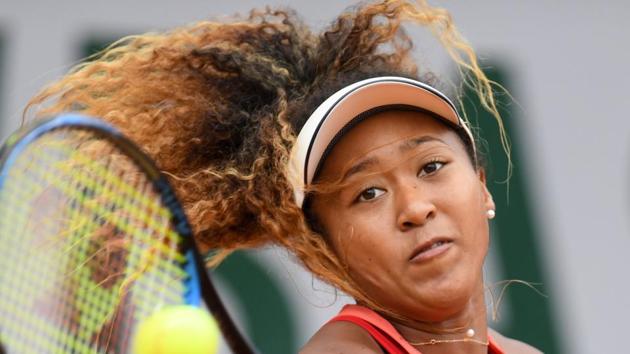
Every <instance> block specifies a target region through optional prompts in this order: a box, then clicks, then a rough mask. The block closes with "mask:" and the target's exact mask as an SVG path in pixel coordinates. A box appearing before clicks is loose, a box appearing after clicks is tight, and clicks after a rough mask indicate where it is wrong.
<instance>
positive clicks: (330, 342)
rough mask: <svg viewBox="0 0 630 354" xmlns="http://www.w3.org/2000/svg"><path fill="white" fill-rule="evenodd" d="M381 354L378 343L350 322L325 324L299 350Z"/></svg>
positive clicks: (305, 352) (315, 353) (306, 353)
mask: <svg viewBox="0 0 630 354" xmlns="http://www.w3.org/2000/svg"><path fill="white" fill-rule="evenodd" d="M322 353H331V354H333V353H334V354H350V353H352V354H355V353H356V354H383V352H382V351H381V349H380V347H379V345H378V343H376V341H375V340H374V339H373V338H372V336H370V335H369V334H368V333H367V332H366V331H365V330H363V329H362V328H361V327H359V326H357V325H355V324H352V323H350V322H344V321H337V322H330V323H327V324H325V325H324V326H323V327H322V328H320V329H319V331H317V333H315V335H313V337H311V339H310V340H309V341H308V343H306V345H304V347H303V348H302V349H301V350H300V354H322Z"/></svg>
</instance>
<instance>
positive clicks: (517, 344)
mask: <svg viewBox="0 0 630 354" xmlns="http://www.w3.org/2000/svg"><path fill="white" fill-rule="evenodd" d="M489 331H490V335H491V336H492V338H494V340H495V341H496V342H497V344H499V346H500V347H501V348H503V350H505V352H507V353H510V354H542V352H541V351H540V350H538V349H536V348H534V347H532V346H531V345H529V344H526V343H523V342H521V341H518V340H516V339H511V338H508V337H505V336H504V335H502V334H500V333H499V332H497V331H495V330H493V329H492V328H489Z"/></svg>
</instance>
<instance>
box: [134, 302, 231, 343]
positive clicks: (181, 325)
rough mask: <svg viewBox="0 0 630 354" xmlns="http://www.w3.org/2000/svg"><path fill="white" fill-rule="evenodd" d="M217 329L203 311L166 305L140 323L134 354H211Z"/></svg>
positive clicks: (211, 319)
mask: <svg viewBox="0 0 630 354" xmlns="http://www.w3.org/2000/svg"><path fill="white" fill-rule="evenodd" d="M218 346H219V327H218V326H217V324H216V322H215V321H214V319H213V318H212V317H211V316H210V315H209V314H208V313H207V312H206V311H204V310H202V309H200V308H197V307H194V306H186V305H180V306H169V307H167V308H164V309H162V310H160V311H158V312H157V313H155V314H153V315H152V316H150V317H149V318H147V319H146V320H145V321H144V322H142V323H141V324H140V327H139V328H138V331H137V333H136V336H135V340H134V344H133V352H134V353H135V354H214V353H216V352H217V350H218Z"/></svg>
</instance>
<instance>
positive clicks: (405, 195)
mask: <svg viewBox="0 0 630 354" xmlns="http://www.w3.org/2000/svg"><path fill="white" fill-rule="evenodd" d="M396 204H397V206H396V207H397V211H398V213H397V225H398V227H399V229H400V230H402V231H407V230H410V229H413V228H415V227H419V226H422V225H424V224H426V223H427V222H428V221H429V220H430V219H432V218H434V217H435V213H436V206H435V204H434V202H433V201H432V200H431V198H430V196H429V195H427V193H426V191H425V192H424V193H423V191H422V190H421V188H420V187H419V186H418V185H417V184H415V183H414V184H412V185H409V186H408V187H406V188H400V189H399V192H398V193H397V196H396Z"/></svg>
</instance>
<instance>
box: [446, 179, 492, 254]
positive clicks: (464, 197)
mask: <svg viewBox="0 0 630 354" xmlns="http://www.w3.org/2000/svg"><path fill="white" fill-rule="evenodd" d="M452 195H454V196H456V197H454V198H457V200H455V201H453V203H452V205H454V207H455V210H454V215H453V216H452V217H453V219H454V220H455V221H456V222H457V223H458V226H457V227H458V229H459V231H460V232H461V234H462V235H463V236H464V242H466V243H467V244H468V245H469V246H470V248H469V249H470V250H471V252H473V253H474V254H475V256H477V257H480V258H481V260H483V258H484V257H485V255H486V252H487V250H488V242H489V227H488V219H487V217H486V212H487V210H486V207H485V200H484V194H483V189H482V187H481V184H480V182H479V181H478V180H476V179H475V180H472V181H471V182H470V183H466V184H461V185H460V187H459V189H458V190H457V191H456V192H455V193H453V194H452Z"/></svg>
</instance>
